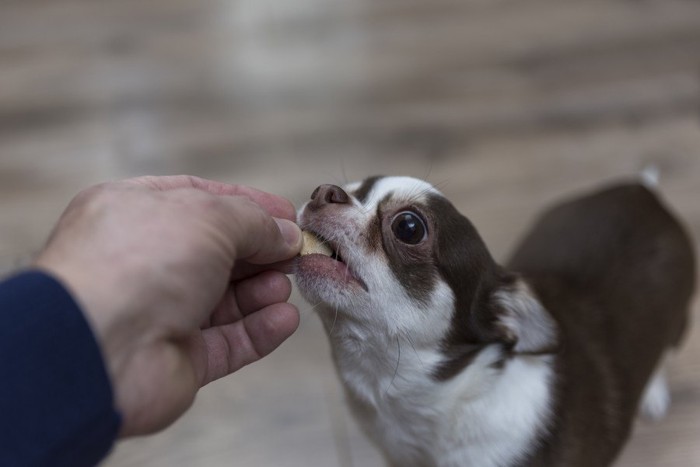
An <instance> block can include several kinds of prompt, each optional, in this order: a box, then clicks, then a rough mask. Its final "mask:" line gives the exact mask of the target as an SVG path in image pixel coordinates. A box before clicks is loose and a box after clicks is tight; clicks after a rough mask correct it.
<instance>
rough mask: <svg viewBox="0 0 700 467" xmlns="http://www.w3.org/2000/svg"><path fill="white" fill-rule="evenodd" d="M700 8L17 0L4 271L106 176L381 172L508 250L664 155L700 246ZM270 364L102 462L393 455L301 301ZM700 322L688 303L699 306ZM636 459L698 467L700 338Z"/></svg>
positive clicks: (2, 95)
mask: <svg viewBox="0 0 700 467" xmlns="http://www.w3.org/2000/svg"><path fill="white" fill-rule="evenodd" d="M699 112H700V2H697V1H695V0H687V1H681V0H626V1H613V0H608V1H596V0H587V1H574V0H461V1H460V0H429V1H428V0H276V1H273V0H237V1H236V0H102V1H99V2H97V1H91V0H4V1H2V3H0V213H1V214H0V269H1V270H3V271H10V270H12V269H13V268H14V267H15V266H16V265H17V264H19V263H18V262H21V260H22V258H26V257H27V255H30V254H31V252H33V251H36V250H37V249H38V248H39V247H40V246H41V244H42V242H43V240H44V239H45V237H46V236H47V234H48V231H49V229H50V227H51V225H52V224H53V222H54V221H55V219H56V218H57V216H58V215H59V214H60V212H61V210H62V208H63V207H64V206H65V204H66V203H67V202H68V201H69V199H70V198H71V196H72V195H73V194H74V193H75V192H76V191H78V190H79V189H80V188H81V187H84V186H86V185H88V184H91V183H93V182H97V181H102V180H105V179H114V178H122V177H128V176H134V175H140V174H175V173H191V174H196V175H200V176H204V177H211V178H216V179H219V180H223V181H227V182H235V183H246V184H251V185H255V186H257V187H260V188H263V189H268V190H271V191H274V192H276V193H279V194H282V195H285V196H287V197H289V198H291V199H292V200H294V201H295V202H296V203H297V204H299V203H301V202H303V200H304V199H305V198H306V197H307V196H308V195H309V194H310V192H311V191H312V190H313V188H314V187H315V186H316V185H318V184H320V183H325V182H335V183H339V182H342V181H343V180H345V179H356V178H361V177H364V176H366V175H370V174H375V173H384V174H408V175H414V176H419V177H424V178H427V179H428V180H430V181H432V182H433V183H435V184H437V185H439V186H440V187H441V188H442V189H443V191H444V192H445V193H447V194H448V196H450V197H451V198H452V199H453V200H454V201H455V203H456V204H457V205H458V206H459V207H460V209H461V210H462V211H463V212H464V213H466V214H467V215H468V216H469V217H470V218H471V219H472V220H473V221H474V222H475V224H476V225H477V226H478V227H479V229H480V230H481V232H482V234H483V235H484V237H485V239H486V241H487V243H488V244H489V246H490V247H491V248H492V250H493V251H494V253H495V255H496V256H497V257H498V258H504V257H505V256H506V255H507V252H508V249H509V248H510V246H511V245H512V244H513V242H514V241H515V239H516V238H517V237H518V235H519V233H520V232H522V230H523V229H524V228H525V227H526V225H527V223H528V222H529V220H530V219H531V218H532V216H533V214H534V213H535V212H536V211H538V210H539V209H541V208H542V207H543V206H544V205H546V204H547V203H549V202H551V201H553V200H556V199H558V198H559V197H561V196H562V195H564V194H566V193H570V192H572V191H577V190H580V189H585V188H587V187H590V186H594V185H596V184H598V183H601V182H604V181H606V180H611V179H615V178H618V177H629V176H634V174H636V173H638V172H639V171H640V170H641V169H642V168H643V167H644V166H646V165H648V164H656V165H657V166H658V167H660V169H661V171H662V185H663V190H664V193H665V195H666V197H667V199H668V200H669V203H670V204H671V205H672V206H673V207H674V209H675V210H676V211H677V212H679V213H680V214H681V215H682V216H683V217H684V219H685V220H686V222H687V224H688V226H689V228H690V229H691V231H692V232H693V236H694V238H695V239H696V244H697V240H698V238H700V202H699V199H700V183H698V182H699V177H700V127H699V125H698V123H699ZM294 300H295V301H296V302H297V303H298V304H299V307H300V308H301V309H302V310H303V322H302V325H301V328H300V330H299V332H298V333H297V334H296V335H295V336H293V337H292V338H291V339H290V340H289V341H288V342H287V343H286V344H285V345H283V346H282V347H281V349H280V350H279V351H277V352H276V353H274V354H273V355H272V356H271V357H270V358H268V359H266V360H265V361H263V362H260V363H259V364H256V365H253V366H251V367H249V368H246V369H244V370H243V371H241V372H240V373H238V374H236V375H234V376H233V377H230V378H228V379H226V380H224V381H220V382H217V383H214V384H212V385H210V386H209V387H207V388H205V389H204V390H203V391H202V392H201V394H200V396H199V397H198V400H197V402H196V404H195V406H194V408H193V409H192V410H191V411H190V412H189V413H188V414H187V416H185V417H184V418H183V419H182V420H181V421H179V422H178V423H176V424H175V425H174V426H172V427H171V428H170V429H168V430H167V431H165V432H164V433H162V434H159V435H157V436H154V437H150V438H144V439H137V440H131V441H127V442H124V443H121V444H120V445H119V446H118V447H117V448H116V450H115V452H114V454H113V455H112V456H111V458H110V459H109V460H108V461H107V462H106V463H105V465H106V466H107V467H137V466H138V467H141V466H143V467H166V466H168V467H170V466H203V467H215V466H216V467H218V466H261V467H265V466H275V467H296V466H299V467H302V466H342V467H349V466H358V467H359V466H362V467H365V466H366V467H373V466H378V465H379V459H378V456H377V454H376V453H375V451H374V450H373V449H372V448H371V447H370V446H369V445H368V443H367V442H366V441H365V440H364V439H363V438H362V437H361V436H360V435H359V434H358V432H357V429H356V427H355V425H354V424H353V423H352V421H351V420H350V419H349V417H348V414H347V413H346V411H345V409H344V407H343V403H342V396H341V395H340V393H339V389H338V385H337V383H336V380H335V376H334V374H333V370H332V367H331V364H330V361H329V359H328V348H327V344H326V341H325V337H324V336H323V335H322V333H321V328H320V326H319V324H318V322H317V319H316V317H315V316H314V315H313V312H312V311H310V310H309V308H310V307H309V305H307V304H304V303H303V302H302V301H301V300H300V299H298V298H296V297H295V298H294ZM698 312H700V311H699V310H698V307H697V306H696V307H695V313H696V314H697V313H698ZM671 379H672V383H673V396H674V399H675V404H674V405H673V408H672V410H671V413H670V416H669V417H668V418H667V419H666V420H664V421H662V422H660V423H657V424H653V425H649V424H641V425H640V426H639V429H638V430H637V433H636V435H635V437H634V439H633V440H632V442H631V443H630V445H629V447H628V449H627V450H626V452H625V454H624V456H623V458H622V459H621V460H620V462H619V465H620V466H626V467H632V466H665V467H687V466H695V465H700V445H699V444H698V440H699V439H700V330H698V328H695V330H694V331H693V332H692V334H691V335H690V339H689V341H688V344H687V346H686V347H685V348H684V350H683V352H682V353H681V354H680V356H679V357H678V359H677V360H676V361H674V363H673V366H672V369H671Z"/></svg>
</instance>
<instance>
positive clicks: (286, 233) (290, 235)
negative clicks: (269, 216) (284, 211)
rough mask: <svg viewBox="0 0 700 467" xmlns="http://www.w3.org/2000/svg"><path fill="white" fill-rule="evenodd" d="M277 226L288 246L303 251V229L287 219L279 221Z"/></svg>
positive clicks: (277, 220)
mask: <svg viewBox="0 0 700 467" xmlns="http://www.w3.org/2000/svg"><path fill="white" fill-rule="evenodd" d="M275 222H277V226H278V227H279V229H280V232H282V237H283V238H284V241H285V242H287V245H289V246H290V247H292V248H294V249H297V250H300V249H301V229H300V228H299V226H298V225H296V224H295V223H294V222H292V221H290V220H287V219H277V218H275Z"/></svg>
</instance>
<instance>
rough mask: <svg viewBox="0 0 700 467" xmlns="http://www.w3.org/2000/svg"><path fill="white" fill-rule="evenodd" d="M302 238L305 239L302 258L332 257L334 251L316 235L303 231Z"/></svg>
mask: <svg viewBox="0 0 700 467" xmlns="http://www.w3.org/2000/svg"><path fill="white" fill-rule="evenodd" d="M302 238H303V239H304V243H303V246H302V247H301V253H299V254H300V255H301V256H306V255H314V254H315V255H324V256H332V255H333V250H331V248H330V247H329V246H328V245H327V244H326V243H325V242H323V241H321V239H319V238H318V237H317V236H316V235H315V234H313V233H311V232H308V231H306V230H305V231H303V232H302Z"/></svg>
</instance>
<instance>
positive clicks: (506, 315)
mask: <svg viewBox="0 0 700 467" xmlns="http://www.w3.org/2000/svg"><path fill="white" fill-rule="evenodd" d="M492 298H493V300H494V304H495V305H496V309H497V310H498V311H497V313H498V318H497V323H498V326H500V328H501V331H502V333H503V337H504V340H505V341H506V342H507V343H509V344H510V345H511V346H512V347H511V350H512V351H513V352H514V353H518V354H542V353H550V352H553V351H554V350H555V349H556V348H557V346H558V328H557V324H556V322H555V321H554V319H553V318H552V316H551V315H550V314H549V312H548V311H547V310H546V309H545V308H544V307H543V306H542V304H541V303H540V301H539V300H538V299H537V297H536V296H535V294H534V292H533V291H532V290H531V289H530V287H528V285H527V284H526V283H525V281H524V280H523V279H522V278H518V279H516V280H515V281H514V282H513V283H511V284H508V285H504V286H502V287H500V288H498V289H497V290H496V291H495V292H494V294H493V297H492Z"/></svg>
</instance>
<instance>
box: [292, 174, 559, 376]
mask: <svg viewBox="0 0 700 467" xmlns="http://www.w3.org/2000/svg"><path fill="white" fill-rule="evenodd" d="M299 223H300V226H301V228H302V229H304V230H306V231H308V232H311V233H313V234H315V235H316V236H317V237H318V238H319V239H320V240H321V241H323V242H325V243H327V245H328V246H329V247H330V250H331V252H330V253H329V255H324V254H311V255H306V256H303V257H302V258H300V260H299V263H298V269H297V276H296V277H297V283H298V285H299V289H300V290H301V292H302V293H303V294H304V296H305V297H306V298H307V299H308V300H309V301H310V302H312V303H314V304H316V303H319V304H321V307H320V308H321V309H320V314H321V318H322V319H323V320H324V322H326V323H327V326H328V323H333V324H332V326H334V327H335V326H338V327H339V328H342V326H344V325H350V326H354V327H355V328H357V329H362V330H363V331H362V332H364V333H366V334H367V335H368V337H371V336H372V335H381V336H385V337H387V338H391V337H393V336H405V337H408V338H410V339H412V341H413V342H414V343H415V344H416V345H421V346H433V347H435V348H439V349H440V350H441V352H442V353H443V354H444V355H445V359H444V361H443V362H442V364H441V365H440V366H439V367H438V368H436V369H435V376H436V377H438V378H449V377H450V376H451V375H453V374H454V373H456V372H458V371H460V369H461V368H462V367H463V366H464V365H466V364H467V363H468V362H469V361H470V359H471V358H472V356H474V355H475V354H476V353H477V352H478V351H479V350H480V349H482V348H484V347H485V346H487V345H491V344H497V343H500V344H502V345H503V347H504V349H506V350H507V351H508V352H514V353H537V352H542V351H544V350H545V349H548V348H550V347H551V346H552V345H553V344H554V341H555V340H556V330H555V325H554V323H553V321H552V319H551V317H550V316H549V314H548V313H547V312H546V311H545V310H544V309H543V308H542V306H541V305H540V304H539V302H538V301H537V299H536V298H535V297H534V295H533V294H532V293H531V291H530V290H529V289H528V287H527V286H526V285H525V283H524V282H523V281H522V280H521V279H520V278H518V277H517V276H516V275H514V274H512V273H509V272H507V271H505V270H504V269H503V268H501V267H500V266H499V265H498V264H496V262H495V261H494V260H493V258H492V257H491V255H490V253H489V251H488V249H487V248H486V245H485V244H484V242H483V241H482V239H481V237H480V236H479V234H478V232H477V231H476V229H475V228H474V226H473V225H472V224H471V222H470V221H469V220H468V219H467V218H466V217H464V216H463V215H461V214H460V213H459V212H458V211H457V210H456V209H455V207H454V206H453V205H452V204H451V203H450V202H449V201H448V200H447V199H446V198H445V197H444V196H443V195H442V194H441V193H440V192H439V191H438V190H437V189H435V188H434V187H433V186H431V185H430V184H428V183H426V182H424V181H421V180H417V179H413V178H408V177H372V178H368V179H366V180H364V181H362V182H358V183H353V184H350V185H347V186H346V187H344V188H340V187H338V186H335V185H322V186H320V187H318V188H317V189H316V190H315V191H314V192H313V194H312V195H311V200H310V201H309V202H308V203H307V204H306V205H305V206H303V207H302V209H301V210H300V215H299Z"/></svg>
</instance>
